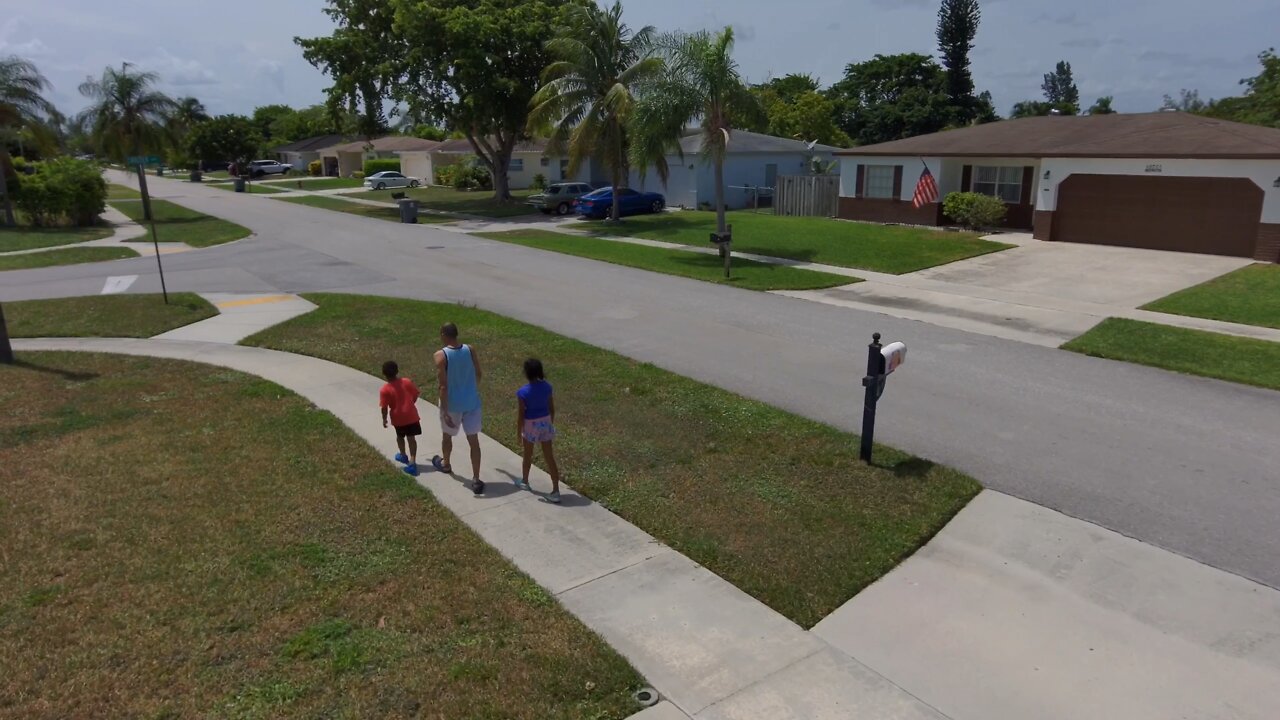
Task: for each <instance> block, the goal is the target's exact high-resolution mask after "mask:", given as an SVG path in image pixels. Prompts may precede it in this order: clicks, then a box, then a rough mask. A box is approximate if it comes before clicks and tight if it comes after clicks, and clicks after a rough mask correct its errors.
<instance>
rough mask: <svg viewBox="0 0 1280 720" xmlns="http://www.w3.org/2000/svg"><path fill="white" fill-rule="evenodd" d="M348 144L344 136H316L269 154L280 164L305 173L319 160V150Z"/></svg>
mask: <svg viewBox="0 0 1280 720" xmlns="http://www.w3.org/2000/svg"><path fill="white" fill-rule="evenodd" d="M348 142H351V138H349V137H347V136H345V135H316V136H315V137H309V138H306V139H305V140H297V141H294V142H291V143H286V144H284V145H281V146H279V147H275V148H272V149H271V150H270V153H269V154H271V155H274V156H275V158H276V159H277V160H279V161H280V162H282V163H287V164H289V165H292V166H293V169H294V170H297V171H299V172H304V173H305V172H306V171H307V166H308V165H310V164H311V163H312V162H313V161H315V160H319V159H320V151H321V150H325V149H327V148H331V147H333V146H334V145H342V144H345V143H348Z"/></svg>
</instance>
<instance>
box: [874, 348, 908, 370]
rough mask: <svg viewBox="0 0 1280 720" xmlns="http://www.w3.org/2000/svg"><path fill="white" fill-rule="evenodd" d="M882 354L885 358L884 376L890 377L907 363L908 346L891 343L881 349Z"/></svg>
mask: <svg viewBox="0 0 1280 720" xmlns="http://www.w3.org/2000/svg"><path fill="white" fill-rule="evenodd" d="M880 354H881V355H883V356H884V374H885V375H889V374H892V373H893V371H894V370H897V369H898V366H900V365H902V364H903V363H905V362H906V361H907V346H906V344H905V343H900V342H895V343H889V344H888V345H885V346H884V347H883V348H881V349H880Z"/></svg>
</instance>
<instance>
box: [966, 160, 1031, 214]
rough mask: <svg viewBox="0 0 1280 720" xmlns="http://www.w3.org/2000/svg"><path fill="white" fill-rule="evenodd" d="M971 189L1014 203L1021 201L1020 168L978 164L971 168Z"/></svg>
mask: <svg viewBox="0 0 1280 720" xmlns="http://www.w3.org/2000/svg"><path fill="white" fill-rule="evenodd" d="M973 191H974V192H976V193H982V194H983V195H990V196H992V197H997V198H1000V199H1001V200H1003V201H1005V202H1007V203H1013V204H1015V205H1016V204H1018V203H1020V202H1022V168H1020V167H994V166H989V165H979V166H978V167H975V168H974V169H973Z"/></svg>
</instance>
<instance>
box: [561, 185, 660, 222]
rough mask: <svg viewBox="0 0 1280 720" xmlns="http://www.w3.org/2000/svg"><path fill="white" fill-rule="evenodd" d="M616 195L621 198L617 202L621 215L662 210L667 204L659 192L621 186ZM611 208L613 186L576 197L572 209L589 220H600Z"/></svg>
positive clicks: (607, 215)
mask: <svg viewBox="0 0 1280 720" xmlns="http://www.w3.org/2000/svg"><path fill="white" fill-rule="evenodd" d="M618 195H619V197H620V198H621V202H620V203H619V204H618V213H619V214H621V215H638V214H639V213H647V212H655V213H656V212H662V209H663V208H664V207H666V206H667V199H666V198H664V197H663V196H662V194H661V193H656V192H640V191H639V190H633V189H631V188H622V189H621V190H620V191H618ZM612 208H613V188H611V187H603V188H600V189H599V190H593V191H591V192H589V193H587V194H586V195H583V196H582V197H580V198H578V199H577V200H576V201H575V202H574V205H573V209H574V210H575V211H576V212H577V213H578V214H579V215H581V216H583V217H584V218H587V219H589V220H600V219H602V218H606V217H609V213H610V212H611V209H612Z"/></svg>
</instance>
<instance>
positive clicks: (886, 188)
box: [864, 165, 894, 198]
mask: <svg viewBox="0 0 1280 720" xmlns="http://www.w3.org/2000/svg"><path fill="white" fill-rule="evenodd" d="M893 170H894V168H893V166H892V165H868V166H867V182H866V192H865V193H864V194H865V195H866V197H869V198H891V197H893Z"/></svg>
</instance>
